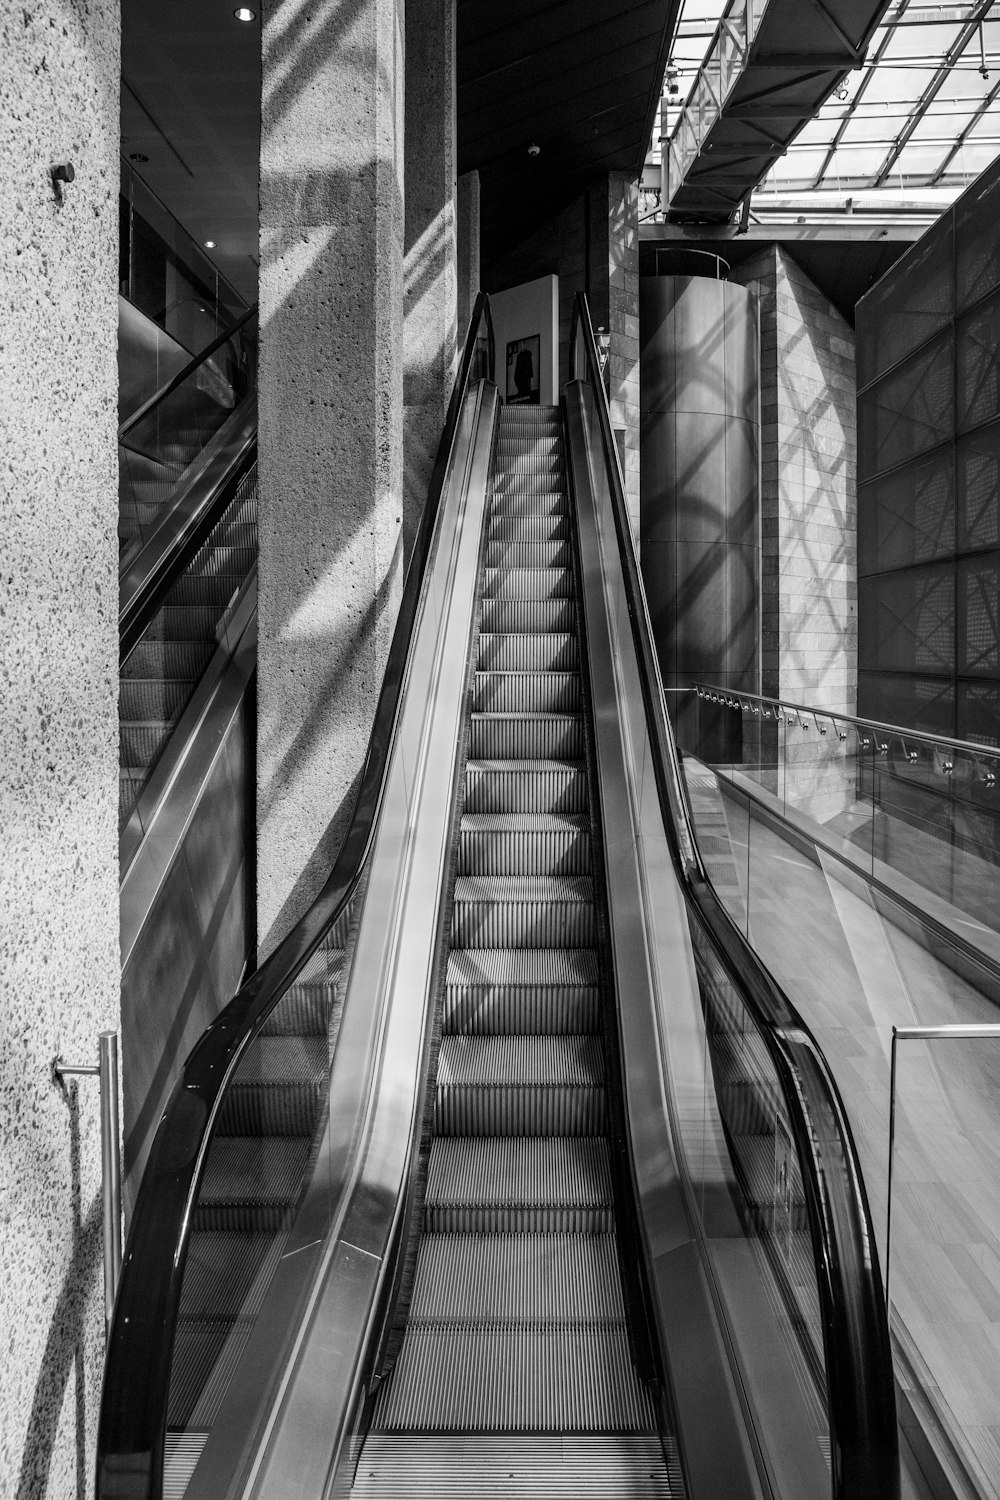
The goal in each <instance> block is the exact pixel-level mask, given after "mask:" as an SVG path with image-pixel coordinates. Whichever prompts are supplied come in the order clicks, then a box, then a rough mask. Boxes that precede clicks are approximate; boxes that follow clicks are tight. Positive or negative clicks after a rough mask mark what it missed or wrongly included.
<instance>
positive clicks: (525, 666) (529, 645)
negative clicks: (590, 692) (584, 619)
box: [478, 630, 580, 672]
mask: <svg viewBox="0 0 1000 1500" xmlns="http://www.w3.org/2000/svg"><path fill="white" fill-rule="evenodd" d="M478 669H479V671H480V672H578V671H579V670H580V658H579V653H578V652H577V646H576V636H575V635H571V634H570V633H569V632H568V631H555V630H548V631H536V632H534V633H530V634H529V633H527V632H519V633H518V634H516V635H515V634H507V635H495V634H492V633H485V632H484V633H483V634H482V635H480V637H479V661H478Z"/></svg>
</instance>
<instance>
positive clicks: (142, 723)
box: [118, 718, 174, 766]
mask: <svg viewBox="0 0 1000 1500" xmlns="http://www.w3.org/2000/svg"><path fill="white" fill-rule="evenodd" d="M173 727H174V726H173V724H172V723H171V722H170V720H169V719H161V718H157V719H147V720H133V721H132V722H131V723H128V722H126V723H124V724H119V726H118V746H119V756H120V759H121V762H122V764H123V765H126V766H151V765H152V764H153V762H154V760H156V759H157V758H158V757H159V754H160V751H161V750H162V749H163V746H164V745H165V744H166V742H167V740H168V739H169V738H170V731H171V730H172V729H173Z"/></svg>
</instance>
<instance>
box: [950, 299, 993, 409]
mask: <svg viewBox="0 0 1000 1500" xmlns="http://www.w3.org/2000/svg"><path fill="white" fill-rule="evenodd" d="M956 343H957V357H958V428H959V431H960V432H965V431H967V430H968V429H969V428H970V427H978V426H980V425H981V424H982V423H983V422H988V421H989V420H990V419H991V418H992V417H995V416H996V415H997V412H998V411H1000V399H998V398H1000V366H998V364H997V346H998V344H1000V294H998V295H997V296H994V297H991V298H990V299H989V301H987V302H985V303H983V304H982V305H981V306H980V307H977V308H976V309H975V311H974V312H971V313H969V314H968V315H967V316H966V317H964V318H962V319H961V320H960V322H959V324H958V327H957V329H956Z"/></svg>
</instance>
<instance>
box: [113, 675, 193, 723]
mask: <svg viewBox="0 0 1000 1500" xmlns="http://www.w3.org/2000/svg"><path fill="white" fill-rule="evenodd" d="M194 686H195V684H194V680H193V679H188V678H183V677H123V678H122V680H121V683H120V684H119V694H118V714H119V718H121V719H122V720H125V721H129V720H142V719H146V720H166V719H169V720H171V721H172V720H174V719H176V718H177V717H178V716H179V715H180V713H181V710H182V709H183V707H184V705H185V703H186V702H187V701H188V699H189V698H190V696H191V693H192V692H193V690H194Z"/></svg>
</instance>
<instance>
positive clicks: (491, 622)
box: [480, 599, 576, 635]
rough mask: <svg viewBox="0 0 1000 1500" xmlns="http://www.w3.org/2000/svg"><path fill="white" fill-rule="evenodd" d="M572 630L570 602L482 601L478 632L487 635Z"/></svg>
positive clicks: (573, 608)
mask: <svg viewBox="0 0 1000 1500" xmlns="http://www.w3.org/2000/svg"><path fill="white" fill-rule="evenodd" d="M575 627H576V605H575V603H574V602H573V600H572V599H484V600H483V602H482V616H481V621H480V628H481V629H482V630H483V631H485V632H486V633H487V634H490V633H495V634H498V635H530V634H538V635H542V634H545V633H546V632H548V631H551V630H554V631H558V632H559V633H561V634H565V633H566V632H567V631H571V630H573V629H575Z"/></svg>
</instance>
